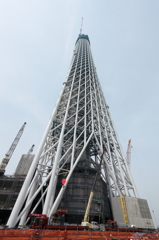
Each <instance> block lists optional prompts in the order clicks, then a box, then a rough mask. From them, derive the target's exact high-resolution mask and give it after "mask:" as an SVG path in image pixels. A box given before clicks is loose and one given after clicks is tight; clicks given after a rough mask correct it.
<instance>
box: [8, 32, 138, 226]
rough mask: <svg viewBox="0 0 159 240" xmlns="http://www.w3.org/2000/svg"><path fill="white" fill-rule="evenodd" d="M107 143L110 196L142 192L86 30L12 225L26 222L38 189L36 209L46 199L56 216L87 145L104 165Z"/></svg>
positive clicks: (45, 208)
mask: <svg viewBox="0 0 159 240" xmlns="http://www.w3.org/2000/svg"><path fill="white" fill-rule="evenodd" d="M103 148H105V149H106V151H104V155H103V163H102V170H101V177H102V178H103V180H104V181H105V182H106V183H107V185H108V188H109V194H110V197H116V196H134V197H137V196H138V194H137V191H136V188H135V185H134V183H133V180H132V177H131V174H130V171H129V167H128V165H127V162H126V161H125V158H124V155H123V151H122V148H121V145H120V143H119V140H118V137H117V133H116V131H115V128H114V125H113V122H112V119H111V116H110V113H109V107H108V106H107V104H106V101H105V98H104V95H103V92H102V89H101V87H100V83H99V80H98V77H97V73H96V68H95V65H94V62H93V58H92V54H91V49H90V42H89V38H88V36H87V35H83V34H82V35H80V36H79V38H78V39H77V42H76V47H75V50H74V53H73V57H72V61H71V65H70V69H69V73H68V77H67V80H66V82H65V83H64V88H63V91H62V93H61V95H60V97H59V100H58V102H57V105H56V107H55V109H54V112H53V114H52V116H51V119H50V121H49V124H48V126H47V129H46V131H45V134H44V136H43V139H42V141H41V144H40V146H39V149H38V151H37V154H36V156H35V158H34V161H33V164H32V165H31V167H30V170H29V172H28V175H27V177H26V180H25V182H24V185H23V187H22V189H21V192H20V194H19V197H18V199H17V202H16V204H15V206H14V209H13V211H12V213H11V216H10V218H9V220H8V223H7V225H8V226H9V227H14V226H15V225H16V224H17V223H18V221H19V220H20V225H22V224H25V223H26V219H27V215H28V213H29V211H30V207H31V204H32V203H33V201H34V199H35V198H36V197H37V195H38V194H41V197H40V198H39V201H38V202H37V204H36V206H35V207H34V210H33V211H35V210H36V208H37V206H38V204H41V203H42V213H43V214H46V215H47V216H49V217H51V215H52V214H53V213H54V212H55V211H56V210H57V209H58V206H59V203H60V201H61V199H62V197H63V194H64V192H65V190H66V188H67V184H68V182H69V179H70V177H71V175H72V173H73V171H74V169H75V168H76V166H77V164H78V163H79V161H80V158H81V156H82V155H83V154H84V153H85V151H86V150H87V152H89V158H90V159H91V162H92V165H93V166H94V168H95V166H96V165H97V164H99V160H100V156H101V155H102V152H103ZM60 174H65V175H66V176H67V177H66V183H65V184H64V185H63V186H62V187H61V190H60V191H59V193H58V194H55V191H56V184H57V181H58V176H59V175H60ZM24 203H25V206H24V207H23V210H22V211H21V212H20V210H21V208H22V206H23V205H24Z"/></svg>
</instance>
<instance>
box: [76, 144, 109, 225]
mask: <svg viewBox="0 0 159 240" xmlns="http://www.w3.org/2000/svg"><path fill="white" fill-rule="evenodd" d="M104 151H105V148H104V150H103V153H102V155H101V158H100V163H99V166H98V170H97V173H96V176H95V179H94V183H93V187H92V190H91V192H90V195H89V199H88V203H87V207H86V211H85V215H84V219H83V221H82V223H81V225H82V226H84V227H87V228H90V229H93V228H94V229H96V228H98V226H96V222H92V223H89V212H90V208H91V204H92V200H93V196H94V189H95V185H96V182H97V178H98V175H99V172H100V170H101V166H102V160H103V155H104Z"/></svg>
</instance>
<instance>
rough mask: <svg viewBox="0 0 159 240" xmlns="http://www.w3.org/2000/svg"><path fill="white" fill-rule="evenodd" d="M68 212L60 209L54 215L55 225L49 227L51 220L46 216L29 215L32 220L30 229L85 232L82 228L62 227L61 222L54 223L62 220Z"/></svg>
mask: <svg viewBox="0 0 159 240" xmlns="http://www.w3.org/2000/svg"><path fill="white" fill-rule="evenodd" d="M66 213H67V210H62V209H59V210H57V211H56V212H55V213H54V214H53V223H52V225H49V218H48V217H47V216H46V215H45V214H35V213H32V214H29V217H30V218H31V224H30V229H48V230H49V229H50V230H76V229H77V228H78V230H84V227H82V226H72V225H62V224H61V223H60V222H57V221H54V220H55V218H56V219H58V220H61V219H62V216H64V214H66Z"/></svg>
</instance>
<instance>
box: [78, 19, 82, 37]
mask: <svg viewBox="0 0 159 240" xmlns="http://www.w3.org/2000/svg"><path fill="white" fill-rule="evenodd" d="M82 27H83V17H82V21H81V29H80V34H79V35H81V34H82Z"/></svg>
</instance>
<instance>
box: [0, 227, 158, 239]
mask: <svg viewBox="0 0 159 240" xmlns="http://www.w3.org/2000/svg"><path fill="white" fill-rule="evenodd" d="M18 239H19V240H103V239H104V240H108V239H111V240H113V239H114V240H115V239H118V240H119V239H125V240H131V239H136V240H144V239H145V240H146V239H147V240H149V239H156V240H159V233H138V232H119V231H117V232H113V231H90V230H87V231H86V230H85V231H78V230H76V231H71V230H69V231H68V230H62V231H61V230H41V229H36V230H35V229H34V230H33V229H29V230H24V229H23V230H20V229H16V230H15V229H1V230H0V240H18Z"/></svg>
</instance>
